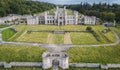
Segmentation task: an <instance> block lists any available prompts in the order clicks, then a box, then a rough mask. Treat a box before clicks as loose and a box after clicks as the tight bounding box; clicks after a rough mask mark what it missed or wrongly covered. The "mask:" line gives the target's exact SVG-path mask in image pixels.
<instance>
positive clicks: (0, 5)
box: [0, 0, 55, 17]
mask: <svg viewBox="0 0 120 70" xmlns="http://www.w3.org/2000/svg"><path fill="white" fill-rule="evenodd" d="M54 7H55V5H54V4H51V3H44V2H39V1H32V0H0V17H3V16H7V15H8V14H21V15H22V14H33V13H39V12H43V11H45V10H50V9H53V8H54Z"/></svg>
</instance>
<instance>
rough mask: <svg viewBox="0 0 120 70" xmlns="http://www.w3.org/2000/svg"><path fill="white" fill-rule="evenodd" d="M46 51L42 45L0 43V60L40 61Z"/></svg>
mask: <svg viewBox="0 0 120 70" xmlns="http://www.w3.org/2000/svg"><path fill="white" fill-rule="evenodd" d="M45 51H46V49H43V48H41V47H32V46H20V45H0V61H5V62H14V61H18V62H38V61H42V53H43V52H45Z"/></svg>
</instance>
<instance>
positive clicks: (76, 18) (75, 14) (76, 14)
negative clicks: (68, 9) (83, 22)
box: [74, 11, 78, 25]
mask: <svg viewBox="0 0 120 70" xmlns="http://www.w3.org/2000/svg"><path fill="white" fill-rule="evenodd" d="M74 16H75V18H74V19H75V21H74V22H75V23H74V24H75V25H77V24H78V12H77V11H74Z"/></svg>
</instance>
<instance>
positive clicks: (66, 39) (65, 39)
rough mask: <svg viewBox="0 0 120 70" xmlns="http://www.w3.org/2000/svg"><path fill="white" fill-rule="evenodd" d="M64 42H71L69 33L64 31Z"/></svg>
mask: <svg viewBox="0 0 120 70" xmlns="http://www.w3.org/2000/svg"><path fill="white" fill-rule="evenodd" d="M64 44H72V41H71V36H70V33H65V35H64Z"/></svg>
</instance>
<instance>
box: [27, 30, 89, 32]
mask: <svg viewBox="0 0 120 70" xmlns="http://www.w3.org/2000/svg"><path fill="white" fill-rule="evenodd" d="M57 31H59V32H60V31H62V32H89V31H87V30H27V32H57Z"/></svg>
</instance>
